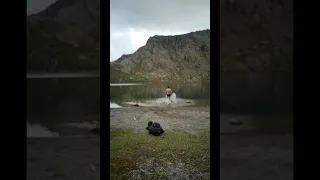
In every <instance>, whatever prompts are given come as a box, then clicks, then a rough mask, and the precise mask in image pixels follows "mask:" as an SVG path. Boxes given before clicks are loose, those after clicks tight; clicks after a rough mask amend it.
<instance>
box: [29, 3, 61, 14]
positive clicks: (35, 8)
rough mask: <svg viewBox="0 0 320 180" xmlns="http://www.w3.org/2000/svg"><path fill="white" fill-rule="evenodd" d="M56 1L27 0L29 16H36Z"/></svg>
mask: <svg viewBox="0 0 320 180" xmlns="http://www.w3.org/2000/svg"><path fill="white" fill-rule="evenodd" d="M54 2H56V0H27V14H28V15H30V14H34V13H37V12H40V11H42V10H45V9H46V8H47V7H48V6H49V5H50V4H52V3H54Z"/></svg>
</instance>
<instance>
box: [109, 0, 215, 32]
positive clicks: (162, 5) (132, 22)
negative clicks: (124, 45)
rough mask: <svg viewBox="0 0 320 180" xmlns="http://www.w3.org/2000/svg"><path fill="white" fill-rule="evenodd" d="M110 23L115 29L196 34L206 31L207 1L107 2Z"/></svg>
mask: <svg viewBox="0 0 320 180" xmlns="http://www.w3.org/2000/svg"><path fill="white" fill-rule="evenodd" d="M110 9H111V13H110V17H111V19H110V21H111V24H113V25H116V26H117V27H118V28H126V27H134V28H143V29H150V30H153V29H159V28H161V29H164V28H165V29H170V30H173V31H178V30H181V29H192V30H200V29H206V28H209V27H208V25H209V24H210V23H209V22H210V0H162V1H156V0H134V1H128V0H111V2H110Z"/></svg>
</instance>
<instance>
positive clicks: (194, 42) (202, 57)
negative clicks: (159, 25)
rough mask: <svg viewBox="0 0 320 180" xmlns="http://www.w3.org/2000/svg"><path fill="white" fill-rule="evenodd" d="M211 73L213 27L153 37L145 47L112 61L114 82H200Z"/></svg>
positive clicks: (111, 69)
mask: <svg viewBox="0 0 320 180" xmlns="http://www.w3.org/2000/svg"><path fill="white" fill-rule="evenodd" d="M209 74H210V30H203V31H196V32H191V33H188V34H183V35H176V36H153V37H150V38H149V39H148V41H147V43H146V45H145V46H143V47H141V48H139V49H138V50H137V51H136V52H134V53H133V54H129V55H123V56H121V57H120V58H119V59H118V60H116V61H114V62H111V63H110V76H111V79H110V80H111V82H128V81H163V82H169V81H175V82H199V81H202V80H205V79H208V78H209Z"/></svg>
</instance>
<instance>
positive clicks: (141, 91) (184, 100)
mask: <svg viewBox="0 0 320 180" xmlns="http://www.w3.org/2000/svg"><path fill="white" fill-rule="evenodd" d="M168 86H170V88H171V89H172V90H173V92H174V93H175V94H176V102H175V103H173V104H174V105H177V106H179V105H181V106H191V105H192V106H210V84H209V83H183V84H178V83H175V84H172V83H171V84H163V83H146V84H110V108H116V107H122V106H132V105H134V104H136V103H138V104H139V105H140V106H161V105H166V104H164V102H165V100H166V98H165V89H166V88H167V87H168Z"/></svg>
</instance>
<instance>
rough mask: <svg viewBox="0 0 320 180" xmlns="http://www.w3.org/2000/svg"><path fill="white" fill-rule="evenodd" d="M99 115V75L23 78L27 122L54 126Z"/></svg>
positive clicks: (95, 118)
mask: <svg viewBox="0 0 320 180" xmlns="http://www.w3.org/2000/svg"><path fill="white" fill-rule="evenodd" d="M99 116H100V79H99V78H92V77H91V78H59V79H27V121H28V122H29V123H31V124H40V125H43V126H46V127H54V126H56V125H59V124H61V123H66V122H80V121H86V120H89V121H92V120H98V119H99Z"/></svg>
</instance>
